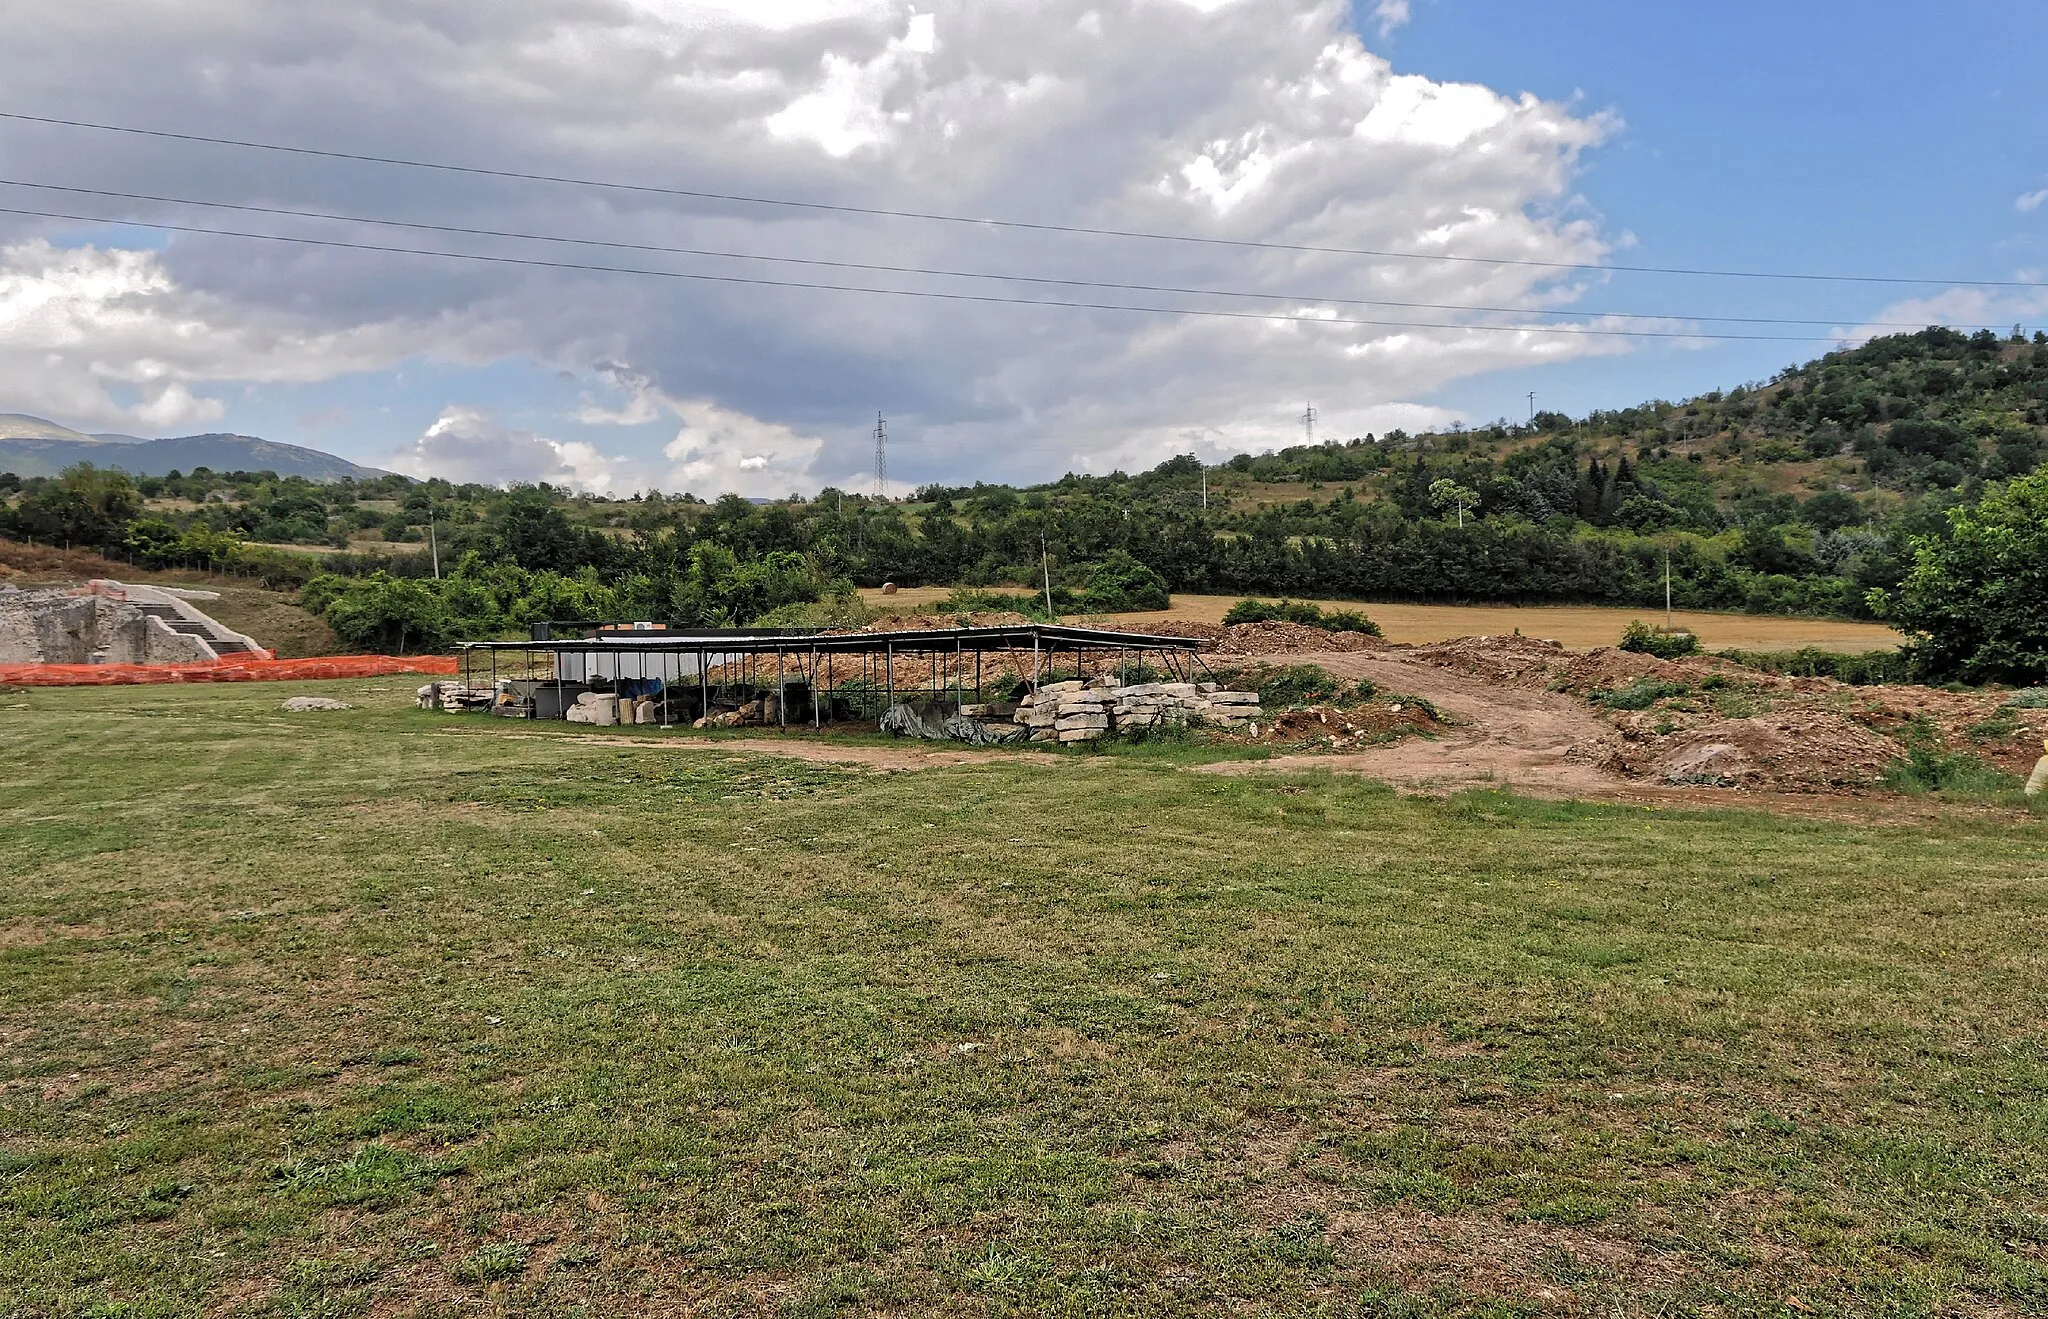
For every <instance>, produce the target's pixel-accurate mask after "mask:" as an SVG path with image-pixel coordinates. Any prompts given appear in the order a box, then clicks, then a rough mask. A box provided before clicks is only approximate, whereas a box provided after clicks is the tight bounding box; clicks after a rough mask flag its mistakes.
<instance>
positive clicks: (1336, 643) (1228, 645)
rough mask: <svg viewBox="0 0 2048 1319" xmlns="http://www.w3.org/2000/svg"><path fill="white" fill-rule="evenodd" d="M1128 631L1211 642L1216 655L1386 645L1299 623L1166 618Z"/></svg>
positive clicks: (1299, 652) (1316, 651)
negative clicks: (1209, 621)
mask: <svg viewBox="0 0 2048 1319" xmlns="http://www.w3.org/2000/svg"><path fill="white" fill-rule="evenodd" d="M1130 630H1131V631H1135V632H1143V633H1145V634H1147V635H1149V636H1155V637H1187V638H1190V639H1191V640H1195V641H1209V642H1214V643H1215V646H1216V653H1217V654H1219V655H1315V654H1328V653H1330V652H1332V651H1353V650H1378V649H1381V648H1382V647H1384V646H1385V645H1386V644H1387V643H1386V642H1384V641H1382V640H1380V639H1379V638H1378V637H1376V636H1372V635H1371V634H1369V633H1365V632H1326V631H1324V630H1323V629H1322V628H1319V627H1307V626H1305V625H1303V624H1301V623H1282V622H1270V623H1231V624H1227V625H1226V624H1223V623H1201V622H1196V621H1194V620H1192V619H1169V620H1167V621H1165V622H1160V623H1151V624H1147V625H1144V626H1142V627H1136V626H1133V627H1131V628H1130Z"/></svg>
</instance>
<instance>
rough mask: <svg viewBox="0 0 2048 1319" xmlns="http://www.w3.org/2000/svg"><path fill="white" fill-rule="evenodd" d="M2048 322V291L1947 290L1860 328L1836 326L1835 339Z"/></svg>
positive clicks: (2032, 274) (1907, 301)
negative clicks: (1920, 328)
mask: <svg viewBox="0 0 2048 1319" xmlns="http://www.w3.org/2000/svg"><path fill="white" fill-rule="evenodd" d="M2019 278H2020V279H2022V280H2027V281H2034V280H2039V279H2040V278H2041V275H2040V273H2039V272H2037V271H2024V270H2023V271H2020V272H2019ZM2043 318H2048V289H1986V288H1950V289H1943V290H1942V291H1941V292H1939V293H1932V294H1928V295H1926V296H1925V297H1918V298H1904V299H1901V300H1900V301H1898V302H1894V303H1892V304H1891V305H1890V306H1889V307H1886V308H1884V309H1883V310H1881V311H1879V312H1878V313H1877V314H1876V315H1874V316H1872V317H1871V318H1870V320H1869V321H1868V322H1866V323H1864V324H1862V325H1854V326H1837V327H1836V328H1835V331H1834V333H1835V336H1836V337H1837V338H1838V339H1840V340H1841V341H1842V342H1843V343H1845V344H1852V345H1853V344H1860V343H1866V342H1868V341H1869V340H1871V339H1877V338H1882V337H1883V336H1885V335H1891V334H1902V333H1907V331H1903V330H1901V329H1900V328H1899V327H1900V326H1901V325H2018V326H2022V327H2024V326H2026V325H2028V324H2030V323H2031V324H2036V325H2038V324H2039V323H2040V322H2041V321H2042V319H2043Z"/></svg>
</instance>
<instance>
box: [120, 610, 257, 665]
mask: <svg viewBox="0 0 2048 1319" xmlns="http://www.w3.org/2000/svg"><path fill="white" fill-rule="evenodd" d="M134 603H135V609H136V610H137V611H138V612H140V613H144V614H147V615H149V616H150V617H152V618H156V619H159V620H161V621H162V622H163V624H164V626H166V627H168V628H170V629H171V631H173V632H177V633H181V634H182V635H184V636H188V637H197V638H198V639H199V640H201V641H204V642H205V643H206V644H207V645H208V646H210V647H212V649H213V653H214V654H215V655H246V654H252V653H254V651H255V647H253V646H251V645H250V644H249V643H248V642H246V641H244V640H242V639H241V638H240V637H239V636H237V635H235V634H233V633H230V632H229V631H228V630H227V629H226V628H224V627H222V626H220V625H219V624H218V623H216V622H214V621H213V620H212V619H210V618H204V617H201V618H193V617H192V616H191V615H190V614H187V613H185V612H183V611H181V610H180V609H179V608H178V607H177V606H176V605H167V604H156V603H151V602H142V601H138V602H134ZM193 612H195V613H196V612H197V611H196V610H195V611H193Z"/></svg>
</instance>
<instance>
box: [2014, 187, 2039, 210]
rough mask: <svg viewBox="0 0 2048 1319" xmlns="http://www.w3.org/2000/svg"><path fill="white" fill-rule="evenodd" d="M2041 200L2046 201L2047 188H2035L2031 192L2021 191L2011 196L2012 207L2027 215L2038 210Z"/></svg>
mask: <svg viewBox="0 0 2048 1319" xmlns="http://www.w3.org/2000/svg"><path fill="white" fill-rule="evenodd" d="M2042 202H2048V188H2036V189H2035V190H2034V191H2032V192H2023V193H2021V194H2020V195H2019V196H2017V197H2015V198H2013V202H2012V208H2013V209H2014V210H2016V211H2018V212H2019V213H2020V214H2021V215H2028V214H2031V213H2032V212H2034V211H2036V210H2039V209H2040V207H2041V203H2042Z"/></svg>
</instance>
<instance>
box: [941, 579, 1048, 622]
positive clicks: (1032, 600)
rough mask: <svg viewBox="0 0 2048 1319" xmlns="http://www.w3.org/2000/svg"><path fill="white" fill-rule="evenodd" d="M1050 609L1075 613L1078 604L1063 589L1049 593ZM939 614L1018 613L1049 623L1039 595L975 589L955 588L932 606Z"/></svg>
mask: <svg viewBox="0 0 2048 1319" xmlns="http://www.w3.org/2000/svg"><path fill="white" fill-rule="evenodd" d="M1052 602H1053V608H1054V609H1057V610H1061V611H1063V612H1072V611H1075V610H1076V608H1077V607H1078V605H1079V603H1080V602H1079V600H1077V599H1076V598H1075V596H1074V593H1073V592H1072V591H1069V590H1068V589H1067V588H1066V587H1064V586H1055V587H1054V588H1053V590H1052ZM933 609H934V611H935V612H937V613H941V614H987V613H1000V614H1022V615H1024V616H1025V617H1026V618H1035V619H1037V620H1038V621H1039V622H1041V623H1049V622H1051V621H1052V614H1051V613H1049V612H1047V610H1046V607H1045V595H1044V594H1043V593H1042V592H1041V593H1038V594H1034V595H1024V594H1020V593H1014V592H1008V591H985V590H982V589H981V588H979V587H973V586H956V587H954V588H953V593H952V594H951V595H948V596H947V597H946V598H945V599H944V600H942V601H940V602H939V603H938V604H937V605H935V606H933Z"/></svg>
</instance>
